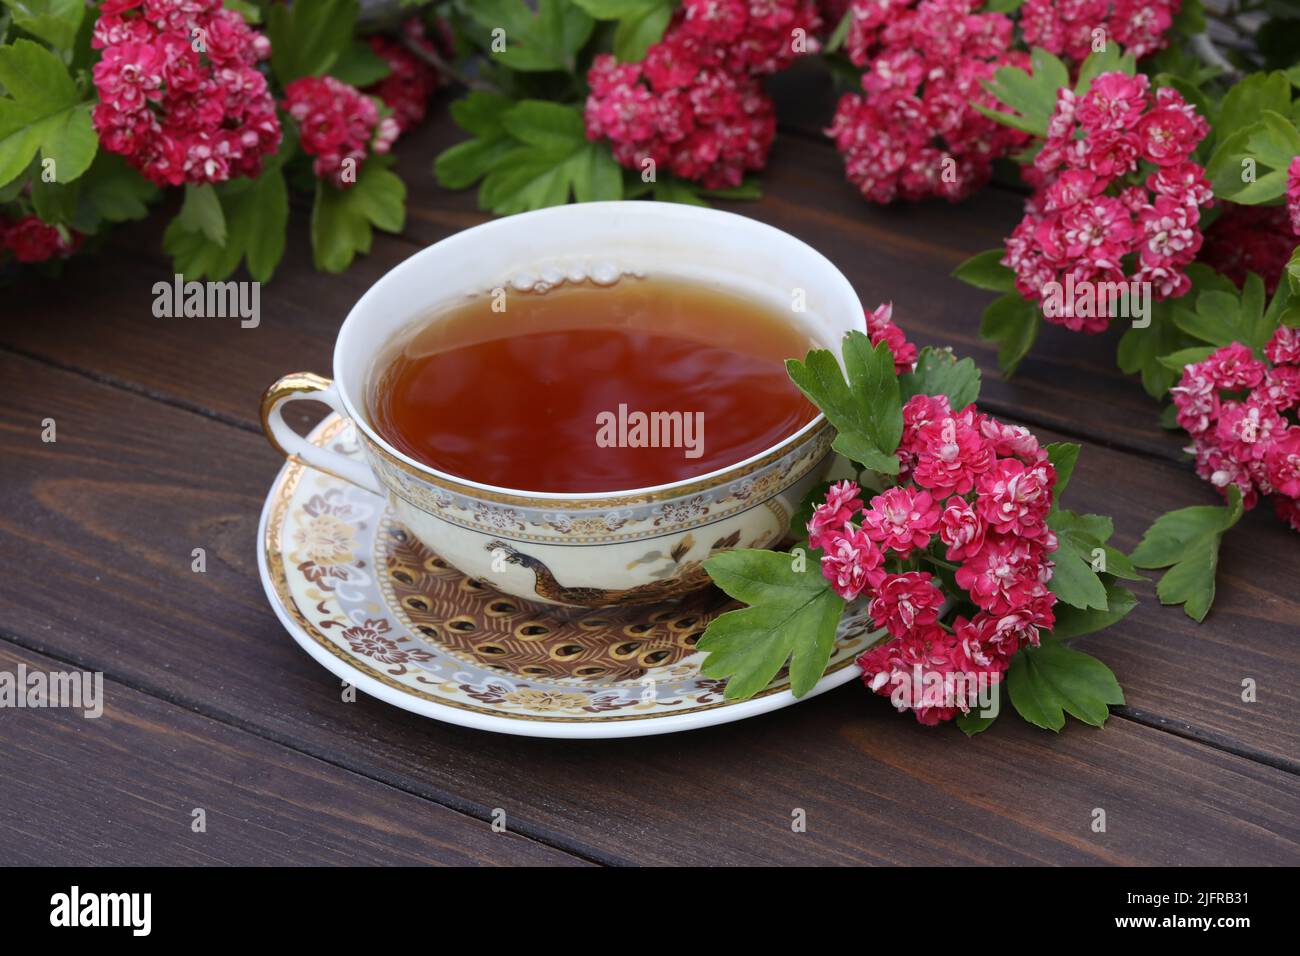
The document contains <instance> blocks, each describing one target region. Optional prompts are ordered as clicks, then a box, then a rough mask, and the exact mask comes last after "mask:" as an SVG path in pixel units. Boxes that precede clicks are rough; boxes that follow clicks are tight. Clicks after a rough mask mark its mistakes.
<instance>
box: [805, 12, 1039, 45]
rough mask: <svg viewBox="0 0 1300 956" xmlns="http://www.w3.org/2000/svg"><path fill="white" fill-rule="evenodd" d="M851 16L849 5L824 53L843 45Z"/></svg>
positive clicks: (827, 42) (851, 19)
mask: <svg viewBox="0 0 1300 956" xmlns="http://www.w3.org/2000/svg"><path fill="white" fill-rule="evenodd" d="M994 2H998V0H994ZM1018 2H1021V3H1023V2H1024V0H1018ZM853 17H854V13H853V8H852V7H851V6H850V7H849V8H848V9H846V10H845V11H844V16H842V17H840V22H839V23H837V24H835V29H834V30H832V31H831V35H830V36H829V37H827V39H826V46H825V48H824V50H825V52H826V53H834V52H835V51H836V50H838V49H839V48H840V47H842V46H844V41H845V40H847V39H848V37H849V28H850V27H851V26H853Z"/></svg>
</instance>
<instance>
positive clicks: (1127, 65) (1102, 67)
mask: <svg viewBox="0 0 1300 956" xmlns="http://www.w3.org/2000/svg"><path fill="white" fill-rule="evenodd" d="M1136 72H1137V59H1136V58H1135V57H1134V56H1133V55H1132V54H1127V53H1125V52H1124V51H1123V50H1122V49H1120V45H1119V44H1118V43H1107V44H1106V45H1105V47H1104V48H1103V49H1102V50H1101V52H1100V53H1089V54H1088V58H1087V59H1086V60H1084V61H1083V65H1082V66H1081V67H1079V79H1078V82H1076V83H1075V87H1074V95H1075V98H1076V99H1078V98H1080V97H1082V96H1085V95H1086V94H1087V92H1088V90H1089V89H1091V88H1092V81H1093V80H1095V79H1096V78H1097V77H1099V76H1101V75H1102V74H1103V73H1127V74H1128V75H1129V76H1132V75H1133V74H1134V73H1136Z"/></svg>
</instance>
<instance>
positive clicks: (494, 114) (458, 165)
mask: <svg viewBox="0 0 1300 956" xmlns="http://www.w3.org/2000/svg"><path fill="white" fill-rule="evenodd" d="M514 105H515V104H514V101H513V100H511V99H510V98H509V97H506V96H502V95H500V94H499V93H486V92H483V91H481V90H475V91H473V92H471V93H470V94H469V95H468V96H466V97H465V98H464V99H460V100H457V101H456V102H454V103H452V104H451V108H450V112H451V118H452V119H453V120H454V121H455V123H456V125H457V126H459V127H460V128H461V129H464V130H467V131H468V132H471V133H473V134H474V138H473V139H470V140H466V141H465V142H463V143H457V144H456V145H455V146H452V147H451V148H450V149H447V150H444V151H443V152H442V153H441V154H440V155H439V156H438V158H437V159H436V160H434V163H433V172H434V175H435V176H437V177H438V182H439V183H440V184H441V185H442V186H444V187H446V188H447V189H464V188H465V187H466V186H470V185H473V184H474V183H476V182H478V181H479V180H480V179H482V178H483V177H484V176H486V175H487V174H488V173H489V172H491V171H492V169H493V168H494V167H495V166H496V164H497V163H498V162H500V161H501V159H502V158H503V157H504V156H506V155H507V154H508V153H510V152H511V151H512V150H513V149H515V147H516V146H518V143H517V142H516V141H515V140H514V139H512V138H511V136H510V134H509V133H507V132H506V128H505V125H504V124H503V122H502V119H503V117H504V116H505V114H506V111H508V110H509V109H510V108H511V107H512V106H514Z"/></svg>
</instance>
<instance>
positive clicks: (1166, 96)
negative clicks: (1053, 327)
mask: <svg viewBox="0 0 1300 956" xmlns="http://www.w3.org/2000/svg"><path fill="white" fill-rule="evenodd" d="M1207 132H1209V125H1208V124H1207V123H1206V122H1205V120H1204V119H1203V118H1202V117H1201V116H1200V115H1199V114H1198V113H1197V112H1196V109H1195V107H1193V106H1191V105H1190V104H1189V103H1187V102H1186V101H1185V100H1184V99H1183V98H1182V96H1181V95H1179V93H1178V92H1177V91H1176V90H1173V89H1170V88H1168V87H1162V88H1160V89H1158V90H1156V91H1155V95H1154V97H1153V96H1152V95H1151V91H1150V84H1149V81H1148V80H1147V78H1146V77H1145V76H1144V75H1142V74H1138V75H1137V76H1128V75H1126V74H1124V73H1119V72H1115V73H1104V74H1102V75H1101V76H1099V77H1097V78H1096V79H1095V80H1094V81H1093V83H1092V86H1091V87H1090V88H1089V90H1088V92H1087V93H1086V94H1084V96H1082V97H1079V98H1077V99H1076V97H1075V96H1074V93H1073V92H1072V91H1071V90H1069V89H1064V88H1063V89H1061V90H1060V91H1059V93H1058V96H1057V102H1056V112H1055V113H1054V115H1053V116H1052V120H1051V124H1050V126H1049V127H1048V134H1047V139H1046V141H1045V142H1044V144H1043V148H1042V150H1041V151H1040V152H1039V154H1038V155H1037V156H1036V157H1035V158H1034V165H1033V167H1032V172H1031V171H1030V170H1026V173H1027V178H1030V179H1032V180H1034V181H1036V185H1037V186H1038V187H1039V188H1038V192H1037V193H1036V194H1035V196H1034V197H1033V199H1031V200H1030V202H1029V203H1028V204H1027V206H1026V212H1025V217H1024V219H1022V220H1021V222H1020V224H1019V225H1017V226H1016V228H1015V231H1014V232H1012V234H1011V236H1010V237H1009V238H1008V239H1007V255H1006V257H1005V258H1004V259H1003V260H1002V261H1003V263H1004V264H1005V265H1008V266H1010V267H1011V268H1012V269H1013V270H1015V273H1016V288H1017V289H1018V290H1019V291H1020V293H1021V294H1022V295H1023V296H1025V298H1027V299H1029V300H1031V301H1034V302H1037V301H1040V300H1041V299H1042V298H1043V296H1044V295H1045V294H1046V290H1047V286H1048V283H1052V282H1058V283H1061V284H1062V285H1065V284H1066V282H1067V279H1072V280H1073V283H1074V287H1080V286H1079V284H1080V283H1094V284H1100V283H1111V282H1121V283H1128V282H1130V281H1136V282H1145V283H1151V286H1152V290H1153V294H1154V297H1155V298H1157V299H1165V298H1171V297H1177V296H1180V295H1183V294H1184V293H1185V292H1186V291H1187V290H1188V288H1190V286H1191V280H1190V279H1189V278H1188V277H1187V275H1186V273H1185V272H1184V271H1183V270H1184V269H1185V268H1186V266H1187V265H1188V263H1190V262H1191V261H1192V260H1193V259H1194V258H1195V257H1196V253H1197V251H1198V250H1199V249H1200V248H1201V230H1200V225H1199V223H1200V216H1201V210H1200V207H1201V206H1204V205H1207V204H1208V203H1209V202H1210V200H1211V196H1212V194H1211V191H1210V184H1209V182H1208V181H1207V180H1206V178H1205V170H1204V169H1202V168H1201V167H1200V166H1199V165H1197V164H1196V163H1195V162H1194V161H1193V160H1192V154H1193V152H1194V150H1195V149H1196V146H1197V144H1198V143H1200V141H1201V140H1202V139H1204V138H1205V135H1206V133H1207ZM1130 255H1132V256H1134V257H1135V262H1136V265H1137V268H1136V269H1135V270H1134V271H1133V273H1132V274H1131V275H1129V274H1126V273H1125V269H1124V263H1123V260H1124V258H1125V257H1126V256H1130ZM1081 311H1083V310H1081ZM1097 311H1098V312H1101V311H1102V310H1097ZM1046 317H1047V318H1048V320H1049V321H1052V322H1055V323H1057V324H1059V325H1064V326H1066V327H1067V328H1070V329H1073V330H1075V331H1083V332H1090V333H1091V332H1101V331H1102V330H1104V329H1105V328H1106V326H1107V324H1108V323H1109V322H1110V319H1111V316H1109V315H1106V314H1104V312H1103V313H1102V314H1094V315H1088V314H1077V313H1076V310H1074V309H1072V308H1070V309H1066V310H1065V314H1056V315H1053V314H1048V315H1047V316H1046Z"/></svg>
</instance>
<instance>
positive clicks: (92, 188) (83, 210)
mask: <svg viewBox="0 0 1300 956" xmlns="http://www.w3.org/2000/svg"><path fill="white" fill-rule="evenodd" d="M74 185H78V186H80V187H81V191H80V196H79V197H78V203H77V212H76V215H75V216H74V217H73V221H72V223H71V225H72V226H73V228H75V229H77V230H79V231H81V232H85V233H92V232H94V231H95V230H96V229H97V228H98V227H99V224H100V223H101V222H126V221H127V220H129V219H143V218H144V217H145V216H146V215H148V213H149V206H148V204H149V203H151V202H153V201H154V200H155V199H156V198H158V196H160V195H161V190H159V188H158V187H157V186H155V185H154V184H153V183H151V182H149V180H147V179H145V178H144V177H143V176H141V175H140V174H139V173H138V172H137V171H136V170H134V169H132V168H131V167H130V166H128V165H127V164H126V160H124V159H123V158H122V157H121V156H118V155H117V154H116V153H108V152H102V151H101V152H99V153H97V154H96V155H95V161H94V162H93V163H91V164H90V169H88V170H86V172H85V174H84V175H83V176H82V177H81V178H80V179H78V180H77V182H76V183H75V184H74Z"/></svg>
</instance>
